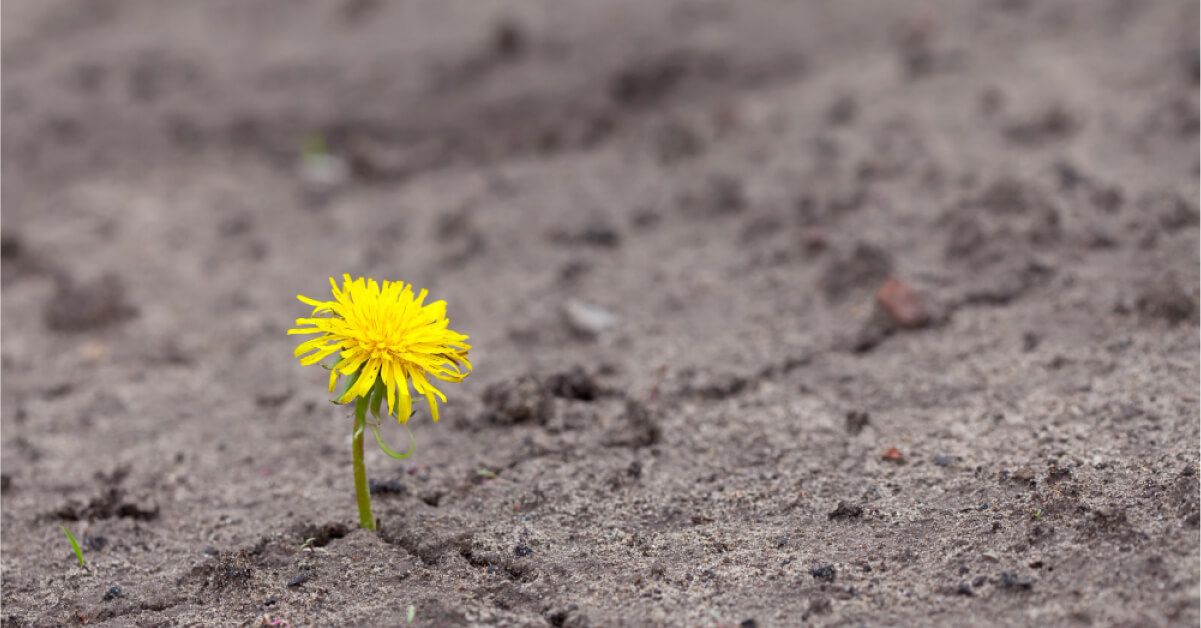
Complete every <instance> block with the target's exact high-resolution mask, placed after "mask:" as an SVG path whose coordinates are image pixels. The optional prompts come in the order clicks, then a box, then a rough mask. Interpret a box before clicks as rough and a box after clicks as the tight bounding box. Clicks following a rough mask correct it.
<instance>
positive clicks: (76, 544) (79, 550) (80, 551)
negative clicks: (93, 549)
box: [58, 526, 88, 567]
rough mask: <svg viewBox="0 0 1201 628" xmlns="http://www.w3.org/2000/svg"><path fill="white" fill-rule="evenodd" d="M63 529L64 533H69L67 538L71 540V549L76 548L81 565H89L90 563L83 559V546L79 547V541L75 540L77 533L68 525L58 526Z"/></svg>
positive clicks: (76, 554) (76, 555) (76, 556)
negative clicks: (72, 531) (69, 528)
mask: <svg viewBox="0 0 1201 628" xmlns="http://www.w3.org/2000/svg"><path fill="white" fill-rule="evenodd" d="M58 527H59V528H61V529H62V531H63V534H65V535H67V540H68V541H70V542H71V549H72V550H75V558H76V559H77V560H79V566H80V567H87V566H88V564H87V562H85V561H84V560H83V548H81V547H79V541H77V540H75V535H74V534H71V531H70V530H68V529H67V526H58Z"/></svg>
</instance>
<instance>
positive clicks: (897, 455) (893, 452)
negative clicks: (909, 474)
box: [880, 447, 905, 464]
mask: <svg viewBox="0 0 1201 628" xmlns="http://www.w3.org/2000/svg"><path fill="white" fill-rule="evenodd" d="M880 459H881V460H884V461H885V462H893V463H897V464H900V463H902V462H905V454H903V453H901V450H900V449H897V448H896V447H889V448H888V449H886V450H884V453H882V454H880Z"/></svg>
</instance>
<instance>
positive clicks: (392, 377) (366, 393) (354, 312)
mask: <svg viewBox="0 0 1201 628" xmlns="http://www.w3.org/2000/svg"><path fill="white" fill-rule="evenodd" d="M329 283H330V288H331V291H332V292H333V297H334V298H333V300H332V301H318V300H316V299H310V298H309V297H306V296H304V295H296V298H297V299H300V301H301V302H303V303H305V304H308V305H311V306H313V313H312V314H311V315H310V317H309V318H298V319H296V327H295V328H293V329H289V330H288V334H289V335H293V334H301V335H304V334H321V335H320V336H319V337H317V338H313V339H311V340H306V341H305V342H302V343H300V345H299V346H298V347H296V351H295V352H294V355H295V356H296V357H297V358H300V363H301V364H302V365H305V366H309V365H313V364H317V363H319V362H321V361H322V360H325V359H326V358H328V357H330V356H332V355H335V354H336V355H337V358H338V361H337V363H336V364H334V366H333V368H332V370H331V371H330V374H329V390H330V392H333V391H334V389H335V388H336V386H337V382H338V378H339V377H348V378H350V379H349V385H348V386H347V387H346V392H344V393H342V395H341V396H340V397H339V398H338V399H337V401H338V403H348V402H350V401H354V400H355V399H357V398H361V399H362V400H363V401H367V400H370V399H372V398H373V397H374V399H375V403H376V404H378V403H379V400H380V398H381V397H383V398H386V399H387V401H388V413H389V414H393V415H395V416H396V418H397V420H399V421H400V422H401V423H404V422H407V421H408V420H409V415H410V414H412V395H411V393H410V391H409V384H410V383H412V387H413V391H414V392H416V394H418V395H422V396H424V397H425V399H426V402H427V403H428V404H429V410H430V416H431V417H433V419H434V421H437V420H438V401H442V402H443V403H445V402H446V395H443V394H442V391H440V390H438V389H437V388H436V387H434V385H433V384H431V383H430V379H437V380H441V381H444V382H459V381H462V380H463V379H464V378H465V377H467V376H468V375H469V374H470V373H471V362H469V361H468V360H467V352H468V350H470V349H471V345H469V344H467V342H466V341H467V336H466V335H464V334H460V333H459V332H456V331H454V330H452V329H450V327H449V325H450V321H449V320H448V319H447V318H446V302H445V301H434V302H433V303H429V304H427V303H425V298H426V295H427V293H428V291H427V290H421V291H420V292H418V293H417V294H416V295H414V294H413V286H412V285H411V284H408V283H405V282H403V281H385V282H383V284H380V283H379V282H377V281H376V280H374V279H365V278H363V277H359V278H358V279H353V280H352V279H351V278H350V275H342V286H341V287H339V286H338V284H337V282H335V281H334V279H333V277H331V278H330V280H329ZM377 382H379V383H380V385H379V386H376V384H377ZM375 407H376V408H378V405H376V406H375Z"/></svg>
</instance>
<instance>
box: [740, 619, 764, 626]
mask: <svg viewBox="0 0 1201 628" xmlns="http://www.w3.org/2000/svg"><path fill="white" fill-rule="evenodd" d="M738 628H759V623H758V622H756V621H755V620H754V619H744V620H742V623H741V624H738Z"/></svg>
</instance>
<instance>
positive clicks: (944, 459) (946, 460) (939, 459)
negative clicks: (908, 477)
mask: <svg viewBox="0 0 1201 628" xmlns="http://www.w3.org/2000/svg"><path fill="white" fill-rule="evenodd" d="M934 464H936V465H938V466H940V467H949V466H951V465H953V464H955V456H948V455H947V454H938V455H937V456H934Z"/></svg>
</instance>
